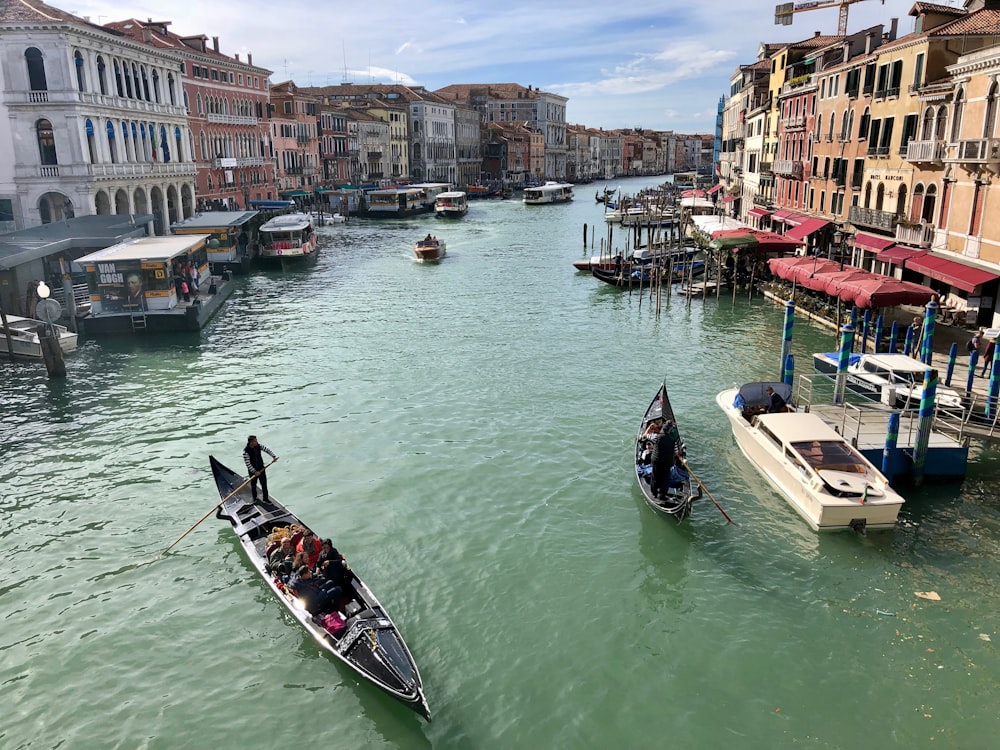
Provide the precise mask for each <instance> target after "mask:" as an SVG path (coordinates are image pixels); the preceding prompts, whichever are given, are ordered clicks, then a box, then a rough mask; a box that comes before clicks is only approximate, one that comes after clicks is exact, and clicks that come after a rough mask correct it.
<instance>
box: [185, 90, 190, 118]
mask: <svg viewBox="0 0 1000 750" xmlns="http://www.w3.org/2000/svg"><path fill="white" fill-rule="evenodd" d="M184 109H185V111H186V112H187V113H188V114H189V115H190V114H191V100H190V99H189V98H188V92H187V91H185V92H184Z"/></svg>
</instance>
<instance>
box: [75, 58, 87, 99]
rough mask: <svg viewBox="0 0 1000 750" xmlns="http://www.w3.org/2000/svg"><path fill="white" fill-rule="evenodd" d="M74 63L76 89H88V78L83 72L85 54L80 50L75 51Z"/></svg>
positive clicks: (81, 90) (80, 90)
mask: <svg viewBox="0 0 1000 750" xmlns="http://www.w3.org/2000/svg"><path fill="white" fill-rule="evenodd" d="M73 65H74V67H75V68H76V90H77V91H79V92H81V93H82V92H83V91H85V90H86V79H85V77H84V74H83V55H81V54H80V52H79V51H77V52H74V53H73Z"/></svg>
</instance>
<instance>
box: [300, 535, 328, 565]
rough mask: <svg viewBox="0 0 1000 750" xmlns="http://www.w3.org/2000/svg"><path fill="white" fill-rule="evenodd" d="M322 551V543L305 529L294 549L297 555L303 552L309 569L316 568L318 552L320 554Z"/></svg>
mask: <svg viewBox="0 0 1000 750" xmlns="http://www.w3.org/2000/svg"><path fill="white" fill-rule="evenodd" d="M322 550H323V543H322V542H321V541H320V540H319V539H317V538H316V535H315V534H313V533H312V532H311V531H309V530H308V529H306V530H305V531H304V532H303V533H302V538H301V539H300V540H299V543H298V544H297V545H296V547H295V551H296V552H297V553H298V552H304V553H305V554H306V558H307V561H306V564H307V565H308V566H309V567H310V568H315V567H316V563H318V562H319V554H320V552H322Z"/></svg>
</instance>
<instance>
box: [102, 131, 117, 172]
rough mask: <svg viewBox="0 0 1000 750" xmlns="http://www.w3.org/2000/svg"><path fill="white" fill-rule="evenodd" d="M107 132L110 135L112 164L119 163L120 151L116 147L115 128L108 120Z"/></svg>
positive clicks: (109, 144)
mask: <svg viewBox="0 0 1000 750" xmlns="http://www.w3.org/2000/svg"><path fill="white" fill-rule="evenodd" d="M105 132H107V134H108V153H110V154H111V163H112V164H117V163H118V149H117V148H116V147H115V126H114V123H112V122H111V121H110V120H108V124H107V127H106V128H105Z"/></svg>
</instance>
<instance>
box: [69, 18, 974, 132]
mask: <svg viewBox="0 0 1000 750" xmlns="http://www.w3.org/2000/svg"><path fill="white" fill-rule="evenodd" d="M826 1H828V0H821V2H826ZM937 2H938V4H949V3H950V4H952V5H960V4H961V2H960V0H937ZM50 4H52V5H55V6H56V7H59V8H62V9H63V10H66V11H69V12H71V13H75V14H77V15H81V16H83V15H86V16H89V17H90V19H91V21H94V22H98V23H107V22H109V21H113V20H123V19H125V18H128V17H133V18H139V19H146V18H150V17H151V18H153V20H157V21H163V20H167V21H172V22H173V24H172V26H171V30H173V31H175V32H177V33H179V34H182V35H185V36H186V35H194V34H201V33H203V34H206V35H207V36H209V37H212V36H218V37H220V49H221V51H222V52H224V53H226V54H230V55H232V54H234V53H240V54H241V57H242V58H243V59H245V57H244V55H245V54H246V53H247V52H251V53H252V54H253V57H254V63H255V64H257V65H261V66H264V67H266V68H269V69H270V70H273V71H274V73H273V75H272V77H271V80H272V82H274V83H277V82H279V81H283V80H287V79H291V80H294V81H295V82H296V83H297V84H299V85H300V86H309V85H313V86H323V85H328V84H336V83H340V82H341V81H343V80H350V81H353V82H354V83H366V82H369V81H373V82H381V83H393V82H397V83H404V84H408V85H414V84H416V85H422V86H424V87H426V88H428V89H430V90H433V89H436V88H441V87H442V86H446V85H448V84H451V83H520V84H522V85H524V86H527V85H531V86H536V87H538V88H541V89H542V90H544V91H551V92H554V93H558V94H561V95H563V96H568V97H569V99H570V101H569V104H568V113H567V120H568V121H569V122H571V123H580V124H584V125H588V126H591V127H603V128H619V127H644V128H652V129H656V130H675V131H678V132H684V133H693V132H709V133H711V132H714V130H715V112H716V108H717V105H718V100H719V97H720V96H722V95H724V94H726V93H727V92H728V88H729V79H730V77H731V75H732V74H733V73H734V72H735V70H736V67H737V65H739V64H741V63H749V62H753V61H754V60H755V59H756V54H757V47H758V45H759V44H760V42H763V41H767V42H792V41H796V40H799V39H804V38H806V37H808V36H811V35H812V33H813V32H814V31H821V32H822V33H824V34H834V33H836V30H837V18H838V11H837V7H836V6H833V7H829V8H823V9H820V10H813V11H809V12H802V13H797V14H795V16H794V21H793V24H792V25H791V26H775V25H774V6H775V2H774V0H714V1H713V0H688V1H686V2H680V0H659V1H657V0H651V1H649V2H637V3H628V2H626V3H614V2H595V1H594V0H544V1H543V2H539V1H538V0H531V1H525V0H505V2H502V3H496V2H491V1H490V0H471V1H469V2H457V1H456V0H451V1H450V2H441V1H440V0H423V1H422V2H417V3H415V2H398V1H397V0H381V2H374V3H366V2H346V1H345V0H335V2H322V1H320V2H317V1H316V0H308V1H305V0H279V1H278V2H275V1H274V0H268V2H264V1H263V0H239V2H237V1H236V0H212V1H211V2H201V3H195V2H190V0H188V1H187V2H183V3H178V2H176V0H174V1H173V2H170V1H167V0H135V1H134V2H130V1H128V0H126V2H121V0H118V1H117V2H115V1H113V0H66V2H65V3H64V2H62V0H50ZM912 6H913V1H912V0H885V2H884V4H883V3H882V2H880V1H879V0H860V2H856V3H854V4H853V5H851V6H850V7H849V14H850V15H849V30H850V31H852V32H853V31H857V30H859V29H862V28H865V27H867V26H870V25H873V24H876V23H884V24H885V25H886V27H888V24H889V19H890V18H891V17H897V18H899V34H900V35H902V34H905V33H908V32H910V31H912V29H913V19H912V18H910V17H909V16H908V15H907V12H908V11H909V9H910V8H911V7H912ZM345 71H346V79H345Z"/></svg>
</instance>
